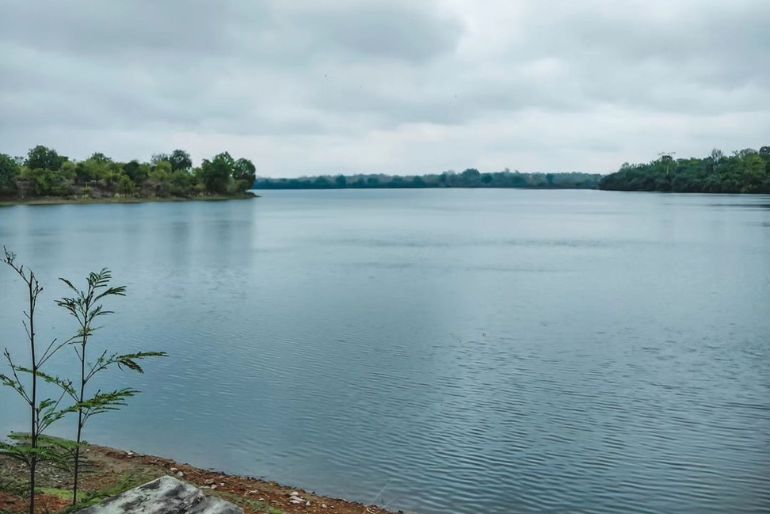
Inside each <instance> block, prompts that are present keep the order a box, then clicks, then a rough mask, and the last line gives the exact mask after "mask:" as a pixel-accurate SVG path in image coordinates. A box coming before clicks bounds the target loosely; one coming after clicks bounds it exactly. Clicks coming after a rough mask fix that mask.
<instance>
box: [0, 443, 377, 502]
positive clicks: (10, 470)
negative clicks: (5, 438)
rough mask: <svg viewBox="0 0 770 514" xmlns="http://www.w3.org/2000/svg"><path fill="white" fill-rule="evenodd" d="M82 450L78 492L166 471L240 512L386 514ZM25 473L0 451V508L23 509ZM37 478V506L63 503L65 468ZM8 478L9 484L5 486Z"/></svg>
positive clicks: (98, 491) (154, 460)
mask: <svg viewBox="0 0 770 514" xmlns="http://www.w3.org/2000/svg"><path fill="white" fill-rule="evenodd" d="M85 455H86V458H87V459H88V463H89V464H88V467H87V472H86V473H84V474H83V475H82V478H81V483H82V487H80V488H79V489H80V490H81V493H80V495H79V496H80V497H86V496H87V495H88V494H89V493H92V494H93V495H98V496H110V495H115V494H119V493H120V492H122V491H124V490H127V489H130V488H132V487H136V486H137V485H140V484H142V483H145V482H149V481H150V480H153V479H155V478H158V477H160V476H163V475H172V476H176V477H178V478H180V479H182V480H185V481H187V482H190V483H192V484H194V485H196V486H197V487H199V488H201V489H202V490H203V492H204V493H205V494H207V495H208V494H211V495H216V496H220V497H222V498H224V499H226V500H228V501H231V502H233V503H235V504H237V505H240V506H241V507H243V509H244V511H245V512H246V513H269V514H280V513H326V514H332V513H333V514H388V511H386V510H383V509H381V508H379V507H375V506H367V505H362V504H360V503H354V502H349V501H345V500H339V499H334V498H326V497H323V496H318V495H316V494H313V493H311V492H309V491H303V490H302V489H297V488H291V487H285V486H282V485H279V484H276V483H275V482H267V481H264V480H259V479H256V478H248V477H240V476H232V475H227V474H225V473H220V472H217V471H210V470H203V469H199V468H195V467H193V466H190V465H187V464H179V463H176V462H174V461H172V460H169V459H164V458H161V457H154V456H152V455H140V454H135V453H133V452H125V451H121V450H116V449H113V448H106V447H102V446H94V445H88V446H87V447H86V448H85ZM26 476H27V470H26V468H25V467H23V465H21V464H19V463H17V462H16V461H12V460H10V459H7V458H4V457H1V456H0V513H5V512H8V513H24V512H26V511H27V509H28V504H27V501H26V499H25V498H24V497H23V494H22V493H21V491H19V487H20V486H23V484H24V482H23V480H25V479H26ZM37 483H38V488H39V489H38V491H40V488H42V489H43V491H41V492H39V493H38V495H37V496H36V504H38V505H39V508H36V509H35V510H36V511H37V512H40V513H41V514H42V513H56V512H62V511H64V510H65V509H66V508H67V507H68V506H69V502H68V501H67V500H66V499H64V498H63V497H62V496H63V494H62V493H63V492H64V491H63V490H66V489H68V488H69V487H72V477H71V474H70V473H68V472H66V471H60V470H58V469H56V468H52V467H50V466H46V465H42V466H40V469H39V473H38V476H37ZM10 484H15V485H14V486H13V487H11V486H10ZM51 489H56V490H58V491H51ZM294 491H296V492H297V493H299V496H300V497H301V498H302V499H303V500H304V503H301V504H298V503H292V501H291V500H292V497H291V495H290V493H291V492H294ZM48 493H56V494H48ZM295 502H296V500H295ZM308 503H309V505H308Z"/></svg>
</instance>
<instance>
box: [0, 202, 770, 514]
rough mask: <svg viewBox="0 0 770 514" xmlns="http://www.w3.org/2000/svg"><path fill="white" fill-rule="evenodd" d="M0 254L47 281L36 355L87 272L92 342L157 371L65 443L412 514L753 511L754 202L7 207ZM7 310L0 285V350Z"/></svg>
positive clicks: (761, 435)
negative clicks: (100, 304) (92, 293)
mask: <svg viewBox="0 0 770 514" xmlns="http://www.w3.org/2000/svg"><path fill="white" fill-rule="evenodd" d="M0 244H6V245H7V246H8V247H9V248H11V249H13V250H14V251H15V252H17V253H18V254H19V259H20V260H21V261H23V262H25V263H28V264H29V265H30V266H32V267H33V268H34V269H35V270H36V271H37V272H38V274H39V276H40V278H41V280H42V281H43V283H44V285H45V286H46V291H45V293H44V294H45V296H44V298H43V300H41V302H42V304H41V305H42V307H41V312H40V316H41V317H40V320H41V322H40V323H39V326H40V334H41V335H43V336H53V335H58V336H60V337H61V336H63V335H67V333H68V332H70V331H71V330H72V325H71V324H70V323H69V321H68V320H67V319H66V318H64V317H63V316H62V315H61V314H60V313H57V312H55V310H56V309H55V308H54V307H53V306H52V304H53V302H52V301H53V299H54V298H57V297H59V296H61V295H63V294H64V292H65V291H64V289H63V288H62V287H61V286H60V285H58V284H57V283H56V277H58V276H65V277H68V278H77V277H82V276H83V275H84V274H85V273H86V272H88V271H91V270H95V269H98V268H101V267H103V266H108V267H110V268H111V269H112V270H113V273H114V276H115V281H116V283H118V284H125V285H127V286H128V296H127V297H125V298H118V299H117V300H115V301H114V302H112V303H111V304H110V305H111V306H112V307H114V308H115V310H117V311H118V314H117V315H115V316H114V317H112V318H110V319H108V320H105V328H104V329H102V331H101V332H100V333H98V335H97V337H96V338H95V339H94V341H93V343H92V344H93V345H94V349H96V348H97V347H100V345H103V344H105V343H107V342H109V343H110V344H111V345H112V346H113V347H114V348H116V349H119V350H135V349H144V350H165V351H167V352H169V354H170V357H169V358H168V359H165V360H162V361H158V362H155V363H151V364H148V365H147V373H146V374H145V375H133V374H126V373H124V374H116V375H114V376H113V377H112V378H114V379H115V380H118V381H119V382H117V383H118V384H120V385H124V386H134V387H138V388H140V389H142V390H144V391H145V392H144V394H142V395H141V396H139V397H137V398H135V399H133V400H131V402H130V405H129V406H128V407H126V408H125V409H124V410H122V411H120V412H118V413H113V414H110V415H107V416H104V417H102V418H101V419H98V420H96V421H94V422H93V424H92V425H91V426H90V428H88V429H87V434H86V439H87V440H90V441H93V442H98V443H102V444H107V445H114V446H118V447H121V448H126V449H128V448H131V449H134V450H137V451H140V452H143V453H154V454H159V455H164V456H168V457H173V458H176V459H179V460H182V461H186V462H190V463H192V464H195V465H198V466H203V467H213V468H218V469H222V470H225V471H228V472H231V473H240V474H249V475H254V476H264V477H267V478H269V479H272V480H276V481H279V482H284V483H288V484H292V485H295V486H300V487H304V488H308V489H312V490H315V491H317V492H319V493H323V494H327V495H332V496H341V497H347V498H350V499H355V500H359V501H363V502H367V503H377V504H380V505H385V506H387V507H389V508H391V509H394V510H395V509H403V510H405V511H413V512H419V513H424V514H434V513H436V514H437V513H444V512H458V513H471V512H473V513H477V512H486V513H514V512H522V513H530V512H532V513H534V512H553V513H556V512H559V513H566V512H666V513H685V512H688V513H689V512H702V513H706V512H714V513H717V512H720V513H721V512H732V513H740V512H768V511H770V197H766V196H764V197H763V196H722V195H713V196H702V195H691V196H688V195H671V194H665V195H664V194H644V193H642V194H634V193H610V192H600V191H524V190H371V191H355V190H346V191H269V192H264V196H263V198H260V199H257V200H254V201H232V202H191V203H153V204H143V205H86V206H75V205H65V206H46V207H29V206H20V207H10V208H2V209H0ZM23 298H24V291H23V288H22V285H21V283H20V282H18V281H17V280H16V279H14V277H13V275H12V274H11V273H10V271H9V270H7V269H5V270H0V334H1V335H2V341H0V344H4V345H6V346H8V347H9V348H10V349H11V350H12V351H13V352H14V353H16V354H19V355H23V354H24V345H23V332H22V329H21V325H20V316H19V311H20V310H21V308H22V301H23ZM71 359H72V356H70V355H69V354H61V355H60V356H59V357H58V360H56V361H52V362H51V364H52V368H51V369H52V371H59V372H66V371H67V370H70V369H72V368H73V363H72V362H71ZM0 402H2V403H1V405H2V410H0V430H3V431H4V432H7V431H8V430H11V429H18V430H23V429H25V428H26V423H25V421H24V418H23V416H22V415H21V414H20V413H19V412H18V409H17V407H20V405H19V403H18V402H17V401H16V400H15V399H13V398H12V397H11V395H10V394H9V393H8V392H7V391H6V392H2V393H0ZM55 433H58V434H60V435H71V434H70V433H69V432H68V429H67V427H66V426H62V427H60V428H59V429H58V430H57V431H55Z"/></svg>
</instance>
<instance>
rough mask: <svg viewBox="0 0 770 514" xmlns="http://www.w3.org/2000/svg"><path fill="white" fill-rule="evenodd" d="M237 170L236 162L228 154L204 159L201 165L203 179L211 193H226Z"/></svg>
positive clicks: (224, 153) (223, 153)
mask: <svg viewBox="0 0 770 514" xmlns="http://www.w3.org/2000/svg"><path fill="white" fill-rule="evenodd" d="M234 170H235V161H233V158H232V157H231V156H230V154H229V153H228V152H222V153H220V154H217V155H215V156H214V157H213V158H212V159H211V160H208V159H204V160H203V164H202V165H201V179H202V180H203V184H204V185H205V186H206V190H207V191H209V192H210V193H220V194H221V193H226V192H227V188H228V185H229V184H230V180H231V179H232V176H233V172H234Z"/></svg>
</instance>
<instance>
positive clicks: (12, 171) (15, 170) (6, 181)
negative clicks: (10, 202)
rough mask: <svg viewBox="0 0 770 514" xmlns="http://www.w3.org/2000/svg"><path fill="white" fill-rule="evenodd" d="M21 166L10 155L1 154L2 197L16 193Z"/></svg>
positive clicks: (0, 192) (0, 180) (0, 177)
mask: <svg viewBox="0 0 770 514" xmlns="http://www.w3.org/2000/svg"><path fill="white" fill-rule="evenodd" d="M18 176H19V165H18V164H17V163H16V161H15V160H14V159H13V157H11V156H10V155H7V154H4V153H0V195H12V194H14V193H16V178H17V177H18Z"/></svg>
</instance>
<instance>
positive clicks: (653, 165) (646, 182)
mask: <svg viewBox="0 0 770 514" xmlns="http://www.w3.org/2000/svg"><path fill="white" fill-rule="evenodd" d="M599 189H605V190H609V191H662V192H672V193H770V146H763V147H762V148H760V149H759V150H758V151H757V150H754V149H753V148H746V149H744V150H739V151H736V152H733V153H732V155H725V154H724V153H723V152H722V151H721V150H712V152H711V153H710V154H709V155H708V156H706V157H703V158H701V159H699V158H696V157H690V158H688V159H675V158H674V157H673V155H671V154H661V155H660V156H659V157H658V158H657V159H655V160H654V161H650V162H648V163H644V164H628V163H625V164H623V166H622V167H621V168H620V170H619V171H618V172H616V173H612V174H610V175H607V176H605V177H603V178H602V179H601V181H600V182H599Z"/></svg>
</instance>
